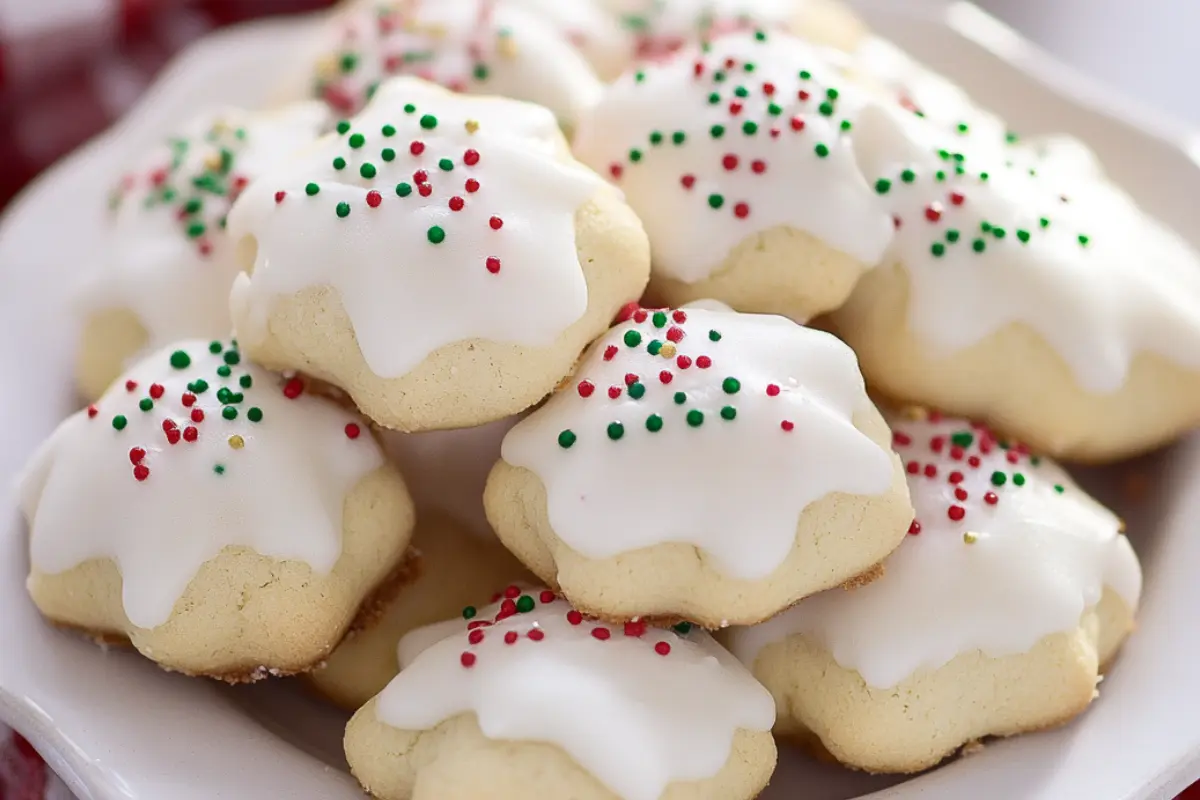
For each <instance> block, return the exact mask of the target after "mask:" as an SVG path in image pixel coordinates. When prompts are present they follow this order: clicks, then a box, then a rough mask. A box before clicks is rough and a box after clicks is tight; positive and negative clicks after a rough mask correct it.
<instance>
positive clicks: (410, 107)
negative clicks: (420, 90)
mask: <svg viewBox="0 0 1200 800" xmlns="http://www.w3.org/2000/svg"><path fill="white" fill-rule="evenodd" d="M416 110H417V107H416V106H414V105H413V104H412V103H405V104H404V113H405V114H411V113H413V112H414V111H416Z"/></svg>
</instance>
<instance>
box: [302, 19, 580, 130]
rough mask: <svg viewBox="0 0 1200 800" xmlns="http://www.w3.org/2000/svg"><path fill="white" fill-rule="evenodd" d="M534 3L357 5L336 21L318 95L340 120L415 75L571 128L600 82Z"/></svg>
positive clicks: (319, 72)
mask: <svg viewBox="0 0 1200 800" xmlns="http://www.w3.org/2000/svg"><path fill="white" fill-rule="evenodd" d="M528 2H529V0H526V2H521V0H516V1H515V2H514V1H509V0H501V2H496V0H369V1H368V2H360V3H355V4H353V5H351V6H350V7H349V8H347V9H346V10H345V11H344V12H343V13H340V14H337V15H335V16H334V17H332V18H331V19H330V20H329V22H328V23H327V25H328V27H327V30H326V31H324V32H323V36H324V37H325V42H324V43H323V46H322V49H323V51H324V52H323V53H322V54H321V55H320V56H319V57H318V58H317V61H316V68H315V74H314V76H313V82H312V93H313V94H314V95H315V96H317V97H320V98H323V99H324V100H325V101H326V102H327V103H328V104H329V105H330V107H332V108H333V109H334V110H335V111H337V112H338V113H340V114H344V115H345V114H355V113H358V112H359V111H360V110H362V108H363V107H364V106H365V105H366V104H367V102H368V101H369V100H370V99H371V97H372V95H373V94H374V93H375V91H376V90H377V89H378V88H379V85H380V83H381V82H382V81H384V80H386V79H387V78H389V77H394V76H397V75H414V76H416V77H419V78H424V79H425V80H428V81H432V82H434V83H438V84H441V85H442V86H445V87H446V88H448V89H451V90H453V91H456V92H466V93H469V94H486V95H502V96H505V97H512V98H516V99H518V100H526V101H529V102H532V103H537V104H539V105H543V106H546V107H547V108H549V109H550V110H551V111H553V112H554V115H555V116H556V117H557V118H558V119H559V120H560V121H561V122H563V123H564V124H566V125H568V126H569V125H570V124H571V123H572V122H573V121H574V120H575V118H576V117H577V116H578V114H579V112H580V111H581V110H582V109H584V108H586V107H587V106H588V105H590V104H591V103H593V102H595V100H596V99H597V97H598V96H599V94H600V89H601V84H600V81H599V79H598V78H597V77H596V74H595V73H594V72H593V71H592V68H591V67H590V66H589V65H588V62H587V60H586V59H585V58H584V57H583V55H582V54H581V53H580V52H578V51H577V50H576V49H575V47H574V45H573V44H572V42H571V41H570V40H569V39H568V38H567V36H566V34H565V33H564V32H563V30H561V29H560V28H559V27H557V26H556V25H555V20H554V18H552V17H544V16H543V15H542V14H541V13H539V11H540V10H538V9H526V8H523V7H522V6H523V5H527V4H528ZM576 2H578V0H571V2H569V3H560V5H567V6H570V5H575V4H576ZM564 13H566V12H564ZM579 13H583V12H582V10H580V12H579ZM560 16H561V15H560ZM559 21H560V22H565V21H566V20H561V19H560V20H559Z"/></svg>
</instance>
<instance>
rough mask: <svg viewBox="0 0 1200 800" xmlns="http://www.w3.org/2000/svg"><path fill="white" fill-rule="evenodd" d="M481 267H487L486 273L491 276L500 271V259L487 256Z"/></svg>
mask: <svg viewBox="0 0 1200 800" xmlns="http://www.w3.org/2000/svg"><path fill="white" fill-rule="evenodd" d="M483 265H484V266H485V267H487V271H488V272H490V273H492V274H493V275H495V274H496V273H498V272H499V271H500V259H498V258H496V257H495V256H488V257H487V261H485V262H483Z"/></svg>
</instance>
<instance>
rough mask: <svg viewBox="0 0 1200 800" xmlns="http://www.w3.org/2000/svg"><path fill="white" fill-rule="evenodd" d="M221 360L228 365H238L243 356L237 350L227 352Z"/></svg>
mask: <svg viewBox="0 0 1200 800" xmlns="http://www.w3.org/2000/svg"><path fill="white" fill-rule="evenodd" d="M221 359H222V360H223V361H224V362H225V363H226V364H238V363H240V362H241V360H242V354H241V353H239V352H238V351H237V350H233V349H230V350H226V351H225V355H223V356H221Z"/></svg>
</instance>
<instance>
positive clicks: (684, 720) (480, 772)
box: [346, 591, 775, 800]
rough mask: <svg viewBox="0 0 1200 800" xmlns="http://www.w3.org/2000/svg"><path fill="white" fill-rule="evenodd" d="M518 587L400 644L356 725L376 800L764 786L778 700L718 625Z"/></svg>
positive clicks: (598, 798)
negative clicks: (610, 618) (590, 604)
mask: <svg viewBox="0 0 1200 800" xmlns="http://www.w3.org/2000/svg"><path fill="white" fill-rule="evenodd" d="M511 595H512V596H508V597H506V598H505V599H504V600H503V601H502V602H501V603H496V604H493V605H491V606H489V607H487V608H483V609H479V610H476V609H474V608H468V609H466V610H464V612H463V615H462V616H463V617H464V619H458V620H453V621H450V622H444V623H441V624H440V625H435V626H431V627H429V628H424V629H421V630H417V631H414V632H412V633H410V634H409V635H408V636H406V637H405V638H404V639H403V640H401V642H400V663H401V666H402V669H401V672H400V674H399V675H398V676H396V678H395V679H394V680H393V681H392V682H391V683H390V684H388V686H387V688H386V689H384V690H383V692H382V693H380V695H379V696H378V697H376V698H375V699H373V700H371V702H369V703H368V704H367V705H366V706H364V707H363V708H362V709H360V710H359V712H358V713H357V714H355V715H354V718H353V719H352V720H350V725H349V726H348V727H347V729H346V757H347V759H348V760H349V761H350V769H351V771H352V772H353V773H354V775H355V776H356V777H357V778H358V779H359V781H360V782H362V784H363V786H365V787H366V788H367V790H368V791H369V792H371V793H372V794H373V795H374V796H375V797H377V798H380V800H409V798H412V800H434V798H436V800H466V798H480V797H487V798H489V799H490V800H518V798H529V797H546V798H551V797H553V798H567V797H569V798H572V800H616V798H621V800H658V799H659V798H662V800H700V799H701V798H703V799H704V800H750V798H753V797H755V796H757V795H758V793H759V792H760V791H761V790H762V789H763V788H764V787H765V786H766V784H767V780H768V778H769V777H770V775H771V772H772V770H773V769H774V767H775V743H774V742H773V741H772V739H771V736H770V734H769V733H768V731H769V729H770V727H771V722H772V720H773V719H774V708H773V707H772V703H771V697H770V695H769V694H768V693H767V692H766V690H764V689H763V687H762V686H760V685H759V684H758V683H757V682H755V681H754V679H753V678H751V677H750V675H749V673H747V672H746V670H745V668H744V667H742V666H741V665H740V664H739V663H738V662H737V661H736V660H735V659H734V658H732V657H731V656H730V655H729V654H728V653H727V652H725V651H724V650H723V649H722V648H721V647H720V646H719V645H718V644H717V643H716V642H714V641H713V640H712V638H711V637H709V635H708V634H706V633H704V632H703V631H700V630H697V629H688V628H687V626H681V627H680V629H679V630H677V631H671V630H660V629H656V628H651V627H648V626H646V625H645V624H642V623H630V624H627V625H625V626H623V627H622V626H608V625H602V624H597V623H595V622H592V621H589V620H587V619H585V618H584V617H582V616H581V615H580V614H579V612H577V611H575V610H573V609H572V608H571V607H570V606H569V605H568V604H567V603H566V602H564V601H562V600H560V599H557V598H556V597H555V595H554V594H553V593H552V592H548V591H531V592H528V593H526V594H520V593H519V592H513V593H511ZM685 631H686V632H685Z"/></svg>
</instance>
